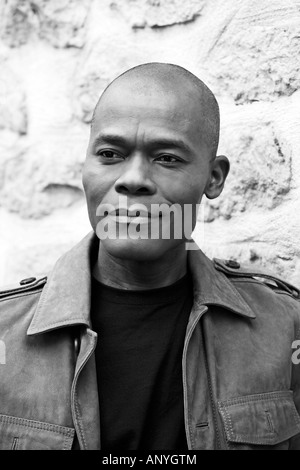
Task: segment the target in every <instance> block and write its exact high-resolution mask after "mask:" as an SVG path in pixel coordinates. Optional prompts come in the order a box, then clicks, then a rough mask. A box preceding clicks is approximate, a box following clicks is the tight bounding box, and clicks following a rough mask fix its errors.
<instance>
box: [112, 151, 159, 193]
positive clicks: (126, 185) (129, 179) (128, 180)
mask: <svg viewBox="0 0 300 470" xmlns="http://www.w3.org/2000/svg"><path fill="white" fill-rule="evenodd" d="M123 169H124V171H123V173H122V175H121V176H120V178H118V180H117V181H116V182H115V190H116V191H117V193H120V194H125V195H128V194H140V195H152V194H154V193H155V192H156V185H155V183H154V182H153V181H152V179H151V178H150V168H149V162H147V161H145V158H144V157H143V156H142V155H135V156H133V157H131V158H128V159H127V160H126V163H125V165H124V166H123Z"/></svg>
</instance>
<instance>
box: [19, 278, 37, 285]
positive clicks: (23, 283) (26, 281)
mask: <svg viewBox="0 0 300 470" xmlns="http://www.w3.org/2000/svg"><path fill="white" fill-rule="evenodd" d="M33 281H36V277H28V278H27V279H22V281H20V285H21V286H24V285H25V284H30V283H31V282H33Z"/></svg>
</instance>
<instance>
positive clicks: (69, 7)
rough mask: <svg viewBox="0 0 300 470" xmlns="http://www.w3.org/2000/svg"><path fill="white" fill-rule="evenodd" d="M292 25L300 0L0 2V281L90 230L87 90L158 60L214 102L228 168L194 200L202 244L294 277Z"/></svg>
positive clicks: (298, 57)
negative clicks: (204, 87) (211, 192)
mask: <svg viewBox="0 0 300 470" xmlns="http://www.w3.org/2000/svg"><path fill="white" fill-rule="evenodd" d="M299 25H300V0H291V1H286V0H273V1H272V2H270V1H269V0H218V1H217V2H209V1H208V0H187V1H185V2H182V1H179V0H166V1H162V0H160V1H159V0H83V1H80V2H79V1H75V0H59V1H58V0H32V1H29V0H6V1H2V2H0V258H1V263H0V284H7V283H10V282H14V281H15V280H18V279H21V278H22V277H28V276H30V275H39V274H43V273H45V272H46V271H48V270H49V269H50V267H51V265H52V264H53V263H54V262H55V260H56V259H57V258H58V256H59V255H60V254H62V253H63V252H64V251H65V250H66V249H67V248H69V247H71V246H72V245H74V244H75V243H76V242H77V241H78V240H79V239H80V238H82V237H83V236H84V235H85V233H87V232H88V231H89V230H90V225H89V221H88V216H87V211H86V207H85V201H84V194H83V190H82V184H81V168H82V164H83V161H84V158H85V152H86V147H87V143H88V138H89V126H88V124H89V123H90V121H91V117H92V112H93V109H94V106H95V104H96V101H97V99H98V97H99V95H100V93H101V92H102V91H103V89H104V88H105V87H106V85H107V84H108V83H109V82H110V81H111V80H112V79H114V78H115V77H116V76H117V75H118V74H120V73H122V72H124V71H125V70H126V69H128V68H130V67H133V66H135V65H138V64H141V63H144V62H153V61H158V62H170V63H175V64H178V65H181V66H183V67H186V68H187V69H189V70H190V71H191V72H193V73H195V74H196V75H198V76H199V77H200V78H202V79H203V80H204V81H205V82H206V83H207V84H208V85H209V86H210V87H211V89H212V90H213V92H214V93H215V94H216V96H217V98H218V101H219V104H220V110H221V123H222V126H221V140H220V145H219V153H223V154H226V155H228V157H229V159H230V161H231V172H230V175H229V177H228V181H227V184H226V187H225V189H224V192H223V194H222V195H221V196H220V198H219V199H217V200H214V201H207V200H205V198H204V204H203V207H202V208H201V211H200V212H201V213H200V218H199V223H198V225H197V227H196V230H195V235H194V236H195V238H196V239H197V240H198V241H199V244H200V246H201V247H202V248H203V249H204V251H205V252H206V253H207V254H209V255H210V256H216V257H221V258H222V257H223V258H233V259H239V260H240V261H241V262H247V263H252V264H253V265H254V266H258V267H262V266H264V267H266V268H268V269H271V270H273V271H274V272H275V273H278V274H279V275H281V276H283V277H285V278H287V279H289V280H290V281H292V282H294V283H295V284H298V285H300V248H299V236H300V220H299V219H300V217H299V214H300V157H299V156H300V114H299V109H300V70H299V69H300V35H299ZM204 221H205V222H204Z"/></svg>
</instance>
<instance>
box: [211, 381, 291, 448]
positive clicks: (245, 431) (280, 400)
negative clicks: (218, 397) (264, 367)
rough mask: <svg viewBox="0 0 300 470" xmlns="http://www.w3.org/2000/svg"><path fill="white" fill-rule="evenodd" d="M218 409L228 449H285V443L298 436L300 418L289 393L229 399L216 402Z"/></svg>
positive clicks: (270, 393) (282, 392) (280, 392)
mask: <svg viewBox="0 0 300 470" xmlns="http://www.w3.org/2000/svg"><path fill="white" fill-rule="evenodd" d="M218 408H219V411H220V414H221V416H222V420H223V424H224V428H225V434H226V438H227V441H228V442H229V447H231V448H232V447H236V448H241V447H244V448H249V445H250V448H251V445H254V446H265V448H270V446H277V447H278V448H282V449H283V448H288V446H289V443H288V439H290V438H291V437H293V436H295V435H297V434H299V433H300V416H299V414H298V412H297V409H296V406H295V403H294V400H293V392H292V391H290V390H283V391H276V392H267V393H260V394H256V395H246V396H243V397H238V398H232V399H229V400H226V401H220V402H218ZM237 444H239V445H238V446H237ZM241 444H246V445H248V447H247V446H241ZM260 448H261V447H260Z"/></svg>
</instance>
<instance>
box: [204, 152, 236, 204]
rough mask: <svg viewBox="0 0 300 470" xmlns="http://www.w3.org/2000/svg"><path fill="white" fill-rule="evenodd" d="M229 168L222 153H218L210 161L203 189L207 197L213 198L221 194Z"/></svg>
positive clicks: (226, 159)
mask: <svg viewBox="0 0 300 470" xmlns="http://www.w3.org/2000/svg"><path fill="white" fill-rule="evenodd" d="M229 169H230V163H229V160H228V158H227V157H225V156H224V155H219V156H218V157H216V158H215V159H214V161H213V162H212V163H211V170H210V178H209V180H208V182H207V184H206V187H205V190H204V194H205V195H206V197H207V198H208V199H215V198H216V197H218V196H219V195H220V194H221V192H222V191H223V187H224V184H225V180H226V177H227V175H228V173H229Z"/></svg>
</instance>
